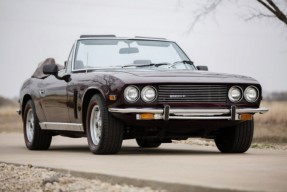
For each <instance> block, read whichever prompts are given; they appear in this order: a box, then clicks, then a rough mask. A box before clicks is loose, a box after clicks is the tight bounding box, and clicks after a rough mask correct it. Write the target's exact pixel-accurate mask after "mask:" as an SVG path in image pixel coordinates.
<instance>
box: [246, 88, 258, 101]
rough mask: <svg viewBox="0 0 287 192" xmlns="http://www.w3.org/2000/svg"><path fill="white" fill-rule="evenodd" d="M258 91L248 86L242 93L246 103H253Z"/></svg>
mask: <svg viewBox="0 0 287 192" xmlns="http://www.w3.org/2000/svg"><path fill="white" fill-rule="evenodd" d="M258 96H259V91H258V89H257V88H256V87H254V86H249V87H247V88H246V89H245V91H244V98H245V99H246V101H248V102H255V101H256V100H257V99H258Z"/></svg>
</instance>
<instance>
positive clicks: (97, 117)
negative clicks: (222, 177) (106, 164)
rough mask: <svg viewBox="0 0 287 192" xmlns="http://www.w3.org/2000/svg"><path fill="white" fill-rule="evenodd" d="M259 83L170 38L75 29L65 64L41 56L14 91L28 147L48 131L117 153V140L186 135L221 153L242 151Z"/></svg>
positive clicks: (42, 146) (42, 141)
mask: <svg viewBox="0 0 287 192" xmlns="http://www.w3.org/2000/svg"><path fill="white" fill-rule="evenodd" d="M261 100H262V88H261V86H260V84H259V83H258V82H257V81H256V80H254V79H253V78H251V77H245V76H240V75H230V74H220V73H211V72H208V71H207V67H206V66H195V65H194V64H193V62H192V61H191V60H190V59H189V58H188V56H187V55H186V54H185V53H184V52H183V51H182V49H181V48H180V47H179V46H178V45H177V44H176V43H175V42H173V41H168V40H166V39H159V38H146V37H135V38H120V37H116V36H114V35H102V36H99V35H82V36H81V37H80V38H79V39H77V40H76V41H75V43H74V45H73V47H72V50H71V52H70V55H69V57H68V60H67V61H66V62H65V66H64V67H62V66H60V65H58V64H56V63H55V60H54V59H52V58H50V59H46V60H45V61H44V62H43V63H41V64H40V65H39V66H38V68H37V69H36V71H35V73H34V74H33V76H32V77H31V78H29V79H28V80H26V81H25V83H24V84H23V86H22V88H21V92H20V109H19V114H21V115H22V118H23V125H24V126H23V127H24V138H25V143H26V146H27V148H28V149H31V150H46V149H48V148H49V147H50V144H51V140H52V137H53V136H56V135H63V136H68V137H74V138H76V137H87V140H88V144H89V148H90V150H91V151H92V152H93V153H95V154H114V153H117V152H118V151H119V150H120V148H121V145H122V141H123V139H136V141H137V143H138V145H139V146H140V147H143V148H144V147H150V148H151V147H158V146H160V145H161V143H169V142H171V141H172V140H185V139H187V138H190V137H202V138H208V139H214V141H215V143H216V146H217V147H218V149H219V150H220V151H221V152H223V153H244V152H245V151H247V150H248V148H249V147H250V145H251V142H252V138H253V130H254V123H253V115H254V114H255V113H264V112H267V111H268V109H266V108H260V102H261Z"/></svg>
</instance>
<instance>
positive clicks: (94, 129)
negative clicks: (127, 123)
mask: <svg viewBox="0 0 287 192" xmlns="http://www.w3.org/2000/svg"><path fill="white" fill-rule="evenodd" d="M86 133H87V139H88V144H89V148H90V150H91V151H92V152H93V153H94V154H115V153H117V152H118V151H119V150H120V148H121V146H122V141H123V124H122V122H120V121H119V120H118V119H116V118H115V117H113V116H112V115H111V114H110V113H109V112H108V109H107V106H106V103H105V100H104V99H103V97H102V96H101V95H98V94H96V95H94V96H93V97H92V98H91V100H90V103H89V106H88V111H87V117H86Z"/></svg>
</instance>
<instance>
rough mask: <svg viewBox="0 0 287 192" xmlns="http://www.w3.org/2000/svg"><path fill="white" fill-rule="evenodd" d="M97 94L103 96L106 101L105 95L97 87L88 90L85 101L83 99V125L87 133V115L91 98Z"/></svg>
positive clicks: (84, 96) (85, 93) (84, 97)
mask: <svg viewBox="0 0 287 192" xmlns="http://www.w3.org/2000/svg"><path fill="white" fill-rule="evenodd" d="M95 94H100V95H102V97H103V98H104V99H105V98H106V97H105V94H104V93H103V92H102V91H101V90H100V89H98V88H96V87H91V88H88V89H87V90H86V91H85V92H84V94H83V99H82V123H83V127H84V130H85V131H86V115H87V109H88V105H89V102H90V100H91V98H92V97H93V96H94V95H95Z"/></svg>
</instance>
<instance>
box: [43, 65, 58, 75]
mask: <svg viewBox="0 0 287 192" xmlns="http://www.w3.org/2000/svg"><path fill="white" fill-rule="evenodd" d="M58 70H59V69H58V66H57V65H56V64H48V65H45V66H44V67H43V73H44V74H46V75H54V76H56V77H57V76H58Z"/></svg>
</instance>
